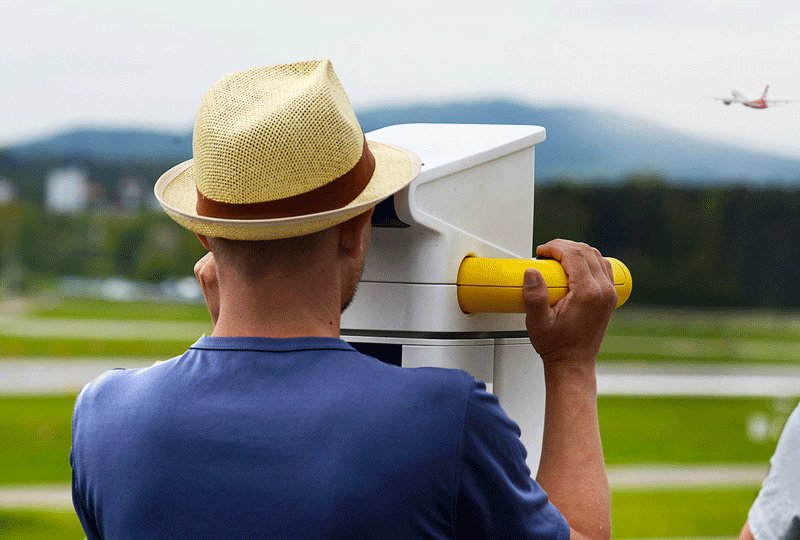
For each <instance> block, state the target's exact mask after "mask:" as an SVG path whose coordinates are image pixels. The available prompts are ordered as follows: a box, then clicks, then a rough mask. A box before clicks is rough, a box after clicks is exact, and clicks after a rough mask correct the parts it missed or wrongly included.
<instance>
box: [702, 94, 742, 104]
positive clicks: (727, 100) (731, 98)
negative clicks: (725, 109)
mask: <svg viewBox="0 0 800 540" xmlns="http://www.w3.org/2000/svg"><path fill="white" fill-rule="evenodd" d="M703 97H704V98H705V99H713V100H715V101H721V102H722V103H724V104H725V105H730V104H731V103H739V100H738V99H736V98H735V97H734V96H728V97H716V96H703Z"/></svg>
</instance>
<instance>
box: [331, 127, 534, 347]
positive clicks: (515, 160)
mask: <svg viewBox="0 0 800 540" xmlns="http://www.w3.org/2000/svg"><path fill="white" fill-rule="evenodd" d="M367 137H368V138H370V139H374V140H377V141H381V142H386V143H390V144H396V145H398V146H403V147H406V148H408V149H410V150H413V151H414V152H416V153H417V154H418V155H419V156H420V158H421V159H422V163H423V166H422V170H421V173H420V175H419V177H418V178H417V179H416V180H414V181H413V182H412V183H411V184H410V185H409V186H408V187H407V188H406V189H404V190H403V191H401V192H400V193H398V194H396V195H395V197H394V206H395V211H396V213H397V216H398V217H399V218H400V220H402V221H403V222H404V223H406V224H408V225H409V227H407V228H375V229H374V230H373V233H372V242H371V244H370V249H369V252H368V254H367V260H366V263H365V266H364V273H363V275H362V278H361V285H360V289H359V294H357V295H356V298H355V300H354V301H353V303H352V305H351V306H350V308H349V309H348V310H347V311H346V312H345V313H344V315H343V319H342V328H343V329H345V331H346V330H348V329H353V330H356V329H357V330H374V331H401V330H402V331H420V332H492V331H511V330H520V329H523V328H524V326H521V325H520V320H521V319H520V317H519V316H508V315H503V314H482V315H480V316H477V317H475V316H467V315H465V314H463V313H462V312H461V309H460V308H459V307H458V302H457V299H456V296H455V287H454V285H455V283H456V281H457V276H458V268H459V266H460V264H461V261H462V260H463V259H464V257H466V256H468V255H477V256H482V257H530V256H531V254H532V244H533V184H534V145H535V144H537V143H539V142H541V141H543V140H544V138H545V131H544V128H541V127H539V126H515V125H511V126H505V125H503V126H498V125H456V124H403V125H398V126H390V127H386V128H383V129H379V130H377V131H373V132H371V133H369V134H367ZM389 284H394V285H393V286H388V285H389ZM421 284H427V285H429V286H431V287H429V288H424V289H422V288H416V287H411V285H421ZM398 285H402V286H398ZM447 285H451V286H452V287H444V288H442V289H441V290H436V289H435V287H436V286H447Z"/></svg>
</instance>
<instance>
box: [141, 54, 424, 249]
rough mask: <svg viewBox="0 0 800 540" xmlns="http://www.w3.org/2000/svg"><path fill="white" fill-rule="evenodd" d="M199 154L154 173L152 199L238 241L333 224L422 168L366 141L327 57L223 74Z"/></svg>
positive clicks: (206, 115)
mask: <svg viewBox="0 0 800 540" xmlns="http://www.w3.org/2000/svg"><path fill="white" fill-rule="evenodd" d="M193 151H194V159H190V160H189V161H185V162H184V163H181V164H180V165H176V166H175V167H173V168H171V169H170V170H168V171H167V172H165V173H164V174H163V175H162V176H161V178H159V179H158V182H156V186H155V194H156V198H157V199H158V202H159V203H160V204H161V206H162V207H163V208H164V210H165V211H166V212H167V214H169V216H170V217H171V218H172V219H174V220H175V221H176V222H177V223H178V224H180V225H181V226H183V227H185V228H187V229H189V230H191V231H194V232H197V233H200V234H203V235H206V236H212V237H221V238H230V239H233V240H271V239H277V238H289V237H293V236H302V235H305V234H310V233H313V232H317V231H321V230H323V229H327V228H328V227H332V226H334V225H336V224H338V223H341V222H343V221H346V220H348V219H350V218H352V217H355V216H357V215H358V214H361V213H363V212H366V211H367V210H368V209H369V208H370V207H372V206H375V205H376V204H378V203H379V202H380V201H381V200H383V199H385V198H387V197H389V196H390V195H392V194H393V193H395V192H396V191H398V190H400V189H402V188H403V187H405V186H406V185H408V183H409V182H411V180H413V179H414V178H415V177H416V176H417V174H419V169H420V161H419V158H418V157H417V156H416V155H414V154H413V153H412V152H409V151H408V150H404V149H401V148H397V147H394V146H390V145H387V144H382V143H378V142H375V141H367V140H366V139H365V137H364V134H363V132H362V131H361V126H360V125H359V123H358V120H357V119H356V116H355V113H353V109H352V107H351V106H350V102H349V100H348V99H347V95H346V94H345V92H344V89H343V88H342V85H341V83H340V82H339V79H338V78H337V77H336V74H335V73H334V72H333V66H332V65H331V63H330V62H329V61H327V60H324V61H310V62H300V63H296V64H285V65H277V66H269V67H262V68H256V69H250V70H246V71H240V72H238V73H233V74H231V75H228V76H227V77H224V78H222V79H221V80H219V81H218V82H217V83H215V84H214V85H213V86H212V87H211V89H210V90H209V91H208V93H207V94H206V95H205V97H204V98H203V100H202V102H201V104H200V109H199V111H198V113H197V119H196V121H195V126H194V140H193Z"/></svg>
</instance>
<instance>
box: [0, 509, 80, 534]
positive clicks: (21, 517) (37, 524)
mask: <svg viewBox="0 0 800 540" xmlns="http://www.w3.org/2000/svg"><path fill="white" fill-rule="evenodd" d="M83 537H84V534H83V529H81V524H80V522H79V521H78V518H77V517H76V516H75V514H74V513H72V512H70V511H68V510H64V511H41V510H16V509H14V510H0V540H53V539H54V538H58V539H59V540H60V539H70V538H75V539H78V538H83Z"/></svg>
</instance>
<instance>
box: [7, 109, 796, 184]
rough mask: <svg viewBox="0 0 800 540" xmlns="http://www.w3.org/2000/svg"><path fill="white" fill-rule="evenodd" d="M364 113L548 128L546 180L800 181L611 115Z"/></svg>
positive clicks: (58, 155)
mask: <svg viewBox="0 0 800 540" xmlns="http://www.w3.org/2000/svg"><path fill="white" fill-rule="evenodd" d="M357 114H358V117H359V120H360V121H361V124H362V126H363V128H364V131H372V130H374V129H378V128H380V127H384V126H388V125H393V124H401V123H409V122H437V123H438V122H452V123H477V124H489V123H491V124H535V125H541V126H544V127H545V128H546V129H547V140H546V141H545V142H544V143H543V144H540V145H538V146H537V147H536V174H537V179H538V180H540V181H542V180H548V179H556V178H573V179H577V180H585V181H596V180H601V181H602V180H617V179H620V178H623V177H626V176H630V175H633V174H653V175H658V176H661V177H664V178H666V179H668V180H672V181H677V182H690V183H715V182H747V183H751V184H765V183H784V184H788V183H800V159H796V158H790V157H781V156H774V155H770V154H765V153H760V152H754V151H752V150H747V149H743V148H740V147H737V146H733V145H726V144H720V143H713V142H708V141H706V140H703V139H700V138H697V137H692V136H687V135H686V134H684V133H681V132H680V131H677V130H674V129H669V128H665V127H662V126H659V125H658V124H655V123H652V122H647V121H643V120H641V119H637V118H634V117H630V116H625V115H620V114H616V113H610V112H601V111H595V110H590V109H580V108H564V107H555V108H551V107H532V106H529V105H525V104H522V103H518V102H513V101H504V100H494V101H473V102H463V103H445V104H430V105H407V106H390V107H383V108H380V109H377V108H374V109H365V110H361V111H359V112H358V113H357ZM7 153H8V155H10V156H11V158H12V159H14V160H15V161H16V162H18V163H25V162H27V161H30V160H35V159H40V158H42V157H47V158H51V159H53V160H62V161H70V162H76V161H77V162H80V161H83V160H89V161H93V162H105V163H117V164H128V163H141V162H151V163H156V162H158V163H178V162H180V161H182V160H184V159H188V158H189V157H190V156H191V134H190V133H166V132H156V131H145V130H112V129H80V130H74V131H69V132H64V133H60V134H57V135H55V136H52V137H48V138H44V139H41V140H37V141H32V142H29V143H25V144H20V145H16V146H12V147H10V148H8V149H7Z"/></svg>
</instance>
